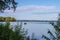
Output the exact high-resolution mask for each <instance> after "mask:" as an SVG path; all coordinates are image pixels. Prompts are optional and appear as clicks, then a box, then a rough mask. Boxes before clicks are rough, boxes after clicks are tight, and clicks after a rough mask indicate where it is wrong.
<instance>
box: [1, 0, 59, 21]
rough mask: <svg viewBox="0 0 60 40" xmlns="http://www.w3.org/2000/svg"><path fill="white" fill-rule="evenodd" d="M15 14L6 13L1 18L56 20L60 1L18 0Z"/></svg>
mask: <svg viewBox="0 0 60 40" xmlns="http://www.w3.org/2000/svg"><path fill="white" fill-rule="evenodd" d="M16 1H17V2H18V5H17V9H16V11H15V12H12V11H13V10H10V11H8V10H7V11H5V13H3V14H0V15H1V16H3V15H4V16H13V17H15V18H16V19H20V20H22V19H28V20H33V19H35V20H43V19H45V20H51V19H52V20H55V19H56V18H57V15H58V13H59V12H60V5H59V4H60V0H16Z"/></svg>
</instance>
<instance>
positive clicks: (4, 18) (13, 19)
mask: <svg viewBox="0 0 60 40" xmlns="http://www.w3.org/2000/svg"><path fill="white" fill-rule="evenodd" d="M15 20H16V19H15V18H14V17H2V16H1V17H0V21H15Z"/></svg>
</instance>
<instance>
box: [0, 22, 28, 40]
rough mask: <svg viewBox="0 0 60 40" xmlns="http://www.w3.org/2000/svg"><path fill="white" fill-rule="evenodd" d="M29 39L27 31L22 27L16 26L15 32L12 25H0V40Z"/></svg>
mask: <svg viewBox="0 0 60 40" xmlns="http://www.w3.org/2000/svg"><path fill="white" fill-rule="evenodd" d="M26 37H27V31H24V29H23V28H22V27H21V26H17V25H16V26H15V29H14V31H13V29H12V28H10V23H8V22H7V23H0V40H24V39H26Z"/></svg>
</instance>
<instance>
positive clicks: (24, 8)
mask: <svg viewBox="0 0 60 40" xmlns="http://www.w3.org/2000/svg"><path fill="white" fill-rule="evenodd" d="M53 9H55V6H37V5H27V6H20V7H18V8H17V10H19V11H33V10H53Z"/></svg>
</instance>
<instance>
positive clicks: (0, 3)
mask: <svg viewBox="0 0 60 40" xmlns="http://www.w3.org/2000/svg"><path fill="white" fill-rule="evenodd" d="M16 7H17V2H15V0H0V12H3V11H4V10H6V9H8V10H10V9H11V8H12V9H14V11H15V9H16Z"/></svg>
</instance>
